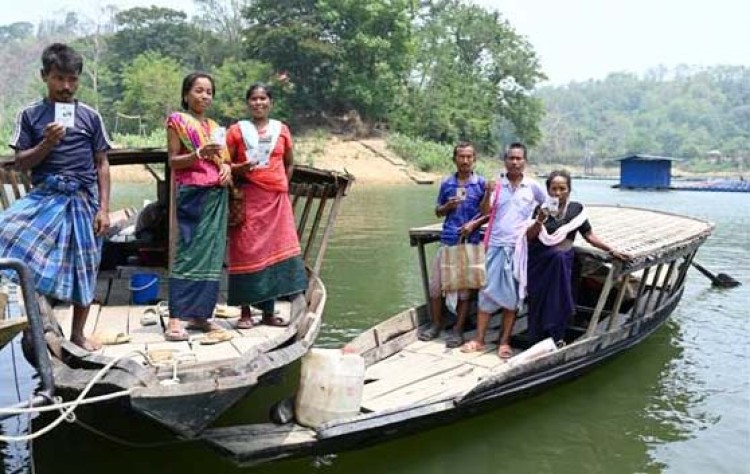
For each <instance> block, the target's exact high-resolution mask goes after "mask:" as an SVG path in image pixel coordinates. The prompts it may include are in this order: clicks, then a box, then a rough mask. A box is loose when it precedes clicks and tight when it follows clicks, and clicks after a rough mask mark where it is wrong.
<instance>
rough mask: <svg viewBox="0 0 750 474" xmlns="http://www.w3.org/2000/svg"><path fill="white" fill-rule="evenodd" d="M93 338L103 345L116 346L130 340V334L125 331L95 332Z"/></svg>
mask: <svg viewBox="0 0 750 474" xmlns="http://www.w3.org/2000/svg"><path fill="white" fill-rule="evenodd" d="M91 339H93V340H94V341H96V342H98V343H99V344H101V345H103V346H116V345H118V344H125V343H127V342H130V339H131V337H130V335H129V334H125V333H124V332H95V333H94V334H92V335H91Z"/></svg>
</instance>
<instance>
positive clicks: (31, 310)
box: [0, 258, 55, 420]
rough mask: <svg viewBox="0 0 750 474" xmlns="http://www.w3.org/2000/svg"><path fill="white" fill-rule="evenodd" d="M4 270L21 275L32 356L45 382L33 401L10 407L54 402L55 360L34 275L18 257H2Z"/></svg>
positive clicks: (41, 381)
mask: <svg viewBox="0 0 750 474" xmlns="http://www.w3.org/2000/svg"><path fill="white" fill-rule="evenodd" d="M0 269H3V270H11V271H14V272H15V273H16V275H17V277H18V281H19V283H20V287H21V294H22V297H23V303H24V309H25V311H26V318H27V321H28V324H29V330H28V335H29V338H30V340H31V351H32V356H33V358H34V362H35V367H36V369H37V372H38V373H39V381H40V384H41V387H40V390H39V391H38V392H37V393H36V395H35V396H33V397H32V398H31V399H30V400H27V401H24V402H20V403H18V404H16V405H14V406H12V407H10V408H11V409H22V408H31V407H35V406H40V405H46V404H49V403H52V402H53V400H52V397H53V395H54V392H55V384H54V379H53V375H52V361H51V360H50V357H49V352H48V351H47V344H46V342H45V339H44V331H45V328H44V321H43V320H42V317H41V315H40V313H39V307H38V304H37V300H36V289H35V286H34V278H33V277H32V275H31V271H30V270H29V268H28V267H27V266H26V264H25V263H23V262H22V261H21V260H18V259H15V258H0ZM11 416H15V415H9V414H0V420H2V419H4V418H8V417H11Z"/></svg>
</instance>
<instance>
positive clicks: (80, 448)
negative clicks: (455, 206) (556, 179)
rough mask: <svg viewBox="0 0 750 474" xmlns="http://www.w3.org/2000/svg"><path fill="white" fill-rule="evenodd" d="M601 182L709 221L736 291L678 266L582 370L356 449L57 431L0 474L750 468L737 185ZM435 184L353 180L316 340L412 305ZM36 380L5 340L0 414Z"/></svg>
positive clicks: (599, 192)
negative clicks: (662, 316) (679, 275)
mask: <svg viewBox="0 0 750 474" xmlns="http://www.w3.org/2000/svg"><path fill="white" fill-rule="evenodd" d="M611 184H612V183H611V182H604V181H577V182H574V192H573V199H575V200H579V201H583V202H584V203H587V202H588V203H619V204H623V205H631V206H638V207H649V208H657V209H661V210H667V211H671V212H677V213H684V214H689V215H693V216H697V217H702V218H707V219H709V220H712V221H713V222H715V223H716V224H717V229H716V231H715V233H714V235H713V236H712V237H711V239H709V241H708V242H707V243H706V244H705V245H704V246H703V247H702V249H701V251H700V252H699V254H698V257H697V260H698V261H700V262H701V263H702V264H704V265H705V266H706V267H708V268H710V269H712V270H713V271H714V272H724V273H728V274H730V275H732V276H733V277H734V278H736V279H738V280H740V281H741V282H743V286H741V287H739V288H736V289H731V290H716V289H712V288H711V287H710V284H709V282H708V281H707V280H706V279H705V278H704V277H703V276H701V275H700V274H699V273H697V272H695V271H691V272H690V274H689V278H688V282H687V288H686V291H685V295H684V297H683V299H682V302H681V303H680V305H679V307H678V308H677V310H676V311H675V312H674V314H673V315H672V318H671V320H670V321H669V322H668V323H667V324H666V325H665V326H664V327H663V328H662V329H660V330H659V331H657V332H656V333H655V334H653V335H652V336H651V337H650V338H649V339H647V340H646V341H645V342H643V343H642V344H640V345H639V346H637V347H636V348H634V349H633V350H631V351H630V352H628V353H625V354H622V355H620V356H618V357H617V358H615V359H614V360H612V361H611V362H608V363H606V364H604V365H603V366H601V367H599V368H598V369H596V370H594V371H593V372H590V373H589V374H587V375H585V376H583V377H581V378H579V379H576V380H574V381H572V382H569V383H565V384H563V385H559V386H557V387H554V388H551V389H549V390H547V391H546V392H544V393H542V394H539V395H537V396H534V397H531V398H527V399H524V400H521V401H518V402H515V403H512V404H510V405H507V406H504V407H501V408H498V409H496V410H494V411H490V412H486V413H485V414H483V415H480V416H477V417H474V418H469V419H466V420H465V421H462V422H460V423H456V424H452V425H447V426H443V427H439V428H436V429H432V430H429V431H425V432H423V433H420V434H417V435H414V436H410V437H406V438H401V439H395V440H389V441H387V442H384V443H382V444H379V445H377V446H374V447H370V448H366V449H363V450H360V451H356V452H348V453H340V454H338V455H336V456H329V457H326V458H322V459H321V458H319V459H310V458H307V459H301V460H293V461H282V462H277V463H272V464H267V465H262V466H258V467H254V468H246V469H239V468H236V467H234V466H233V465H232V464H230V463H229V462H228V461H226V460H223V459H222V458H220V457H218V456H217V455H216V454H214V452H213V451H211V450H209V449H206V448H203V447H201V446H199V445H197V444H182V445H172V446H165V447H159V448H152V449H136V448H129V447H124V446H121V445H118V444H115V443H113V442H110V441H106V440H104V439H102V438H101V437H99V436H96V435H93V434H91V433H89V432H87V431H84V430H82V429H81V428H79V427H76V426H74V425H66V426H62V427H60V428H59V429H57V430H55V431H54V432H53V433H51V434H50V435H48V436H46V437H44V438H42V439H40V440H38V441H35V442H34V444H33V447H30V446H29V445H28V444H12V445H2V444H0V471H4V472H6V473H24V472H32V462H31V459H33V468H34V469H35V472H37V473H68V472H70V473H73V472H86V473H88V472H91V473H99V472H102V473H123V474H125V473H128V474H131V473H152V472H153V473H172V472H191V473H192V472H200V473H207V474H224V473H227V474H229V473H237V472H248V473H250V472H252V473H290V474H291V473H307V472H314V473H320V474H324V473H326V474H327V473H350V472H351V473H355V472H357V473H410V474H420V473H435V474H441V473H446V474H447V473H451V474H456V473H462V474H470V473H501V472H512V473H563V474H564V473H576V474H580V473H640V472H649V473H650V472H672V473H692V472H695V473H750V366H749V365H748V364H749V360H748V355H749V354H748V348H750V336H749V332H748V329H750V311H748V305H750V261H749V259H748V253H749V252H750V219H749V218H748V217H747V215H748V209H750V194H741V193H701V192H675V191H672V192H628V191H619V190H615V189H611V188H610V185H611ZM436 192H437V188H436V186H426V187H417V186H399V187H361V188H358V187H357V186H356V183H355V186H354V188H353V191H352V193H351V195H350V196H349V197H348V198H347V199H346V201H345V203H344V206H343V208H342V215H341V218H340V219H339V222H338V225H337V228H336V232H335V234H334V238H333V241H332V244H331V246H330V248H329V252H328V255H327V258H326V263H325V266H324V269H323V275H322V276H323V279H324V281H325V284H326V286H327V288H328V293H329V294H328V304H327V306H326V310H325V322H324V326H323V328H322V330H321V334H320V337H319V339H318V342H317V344H318V345H319V346H324V347H339V346H341V345H342V344H343V343H344V342H345V341H347V340H348V339H350V338H352V337H354V336H355V335H357V334H358V333H359V332H361V331H362V330H364V329H366V328H368V327H369V326H371V325H373V324H375V323H376V322H378V321H380V320H382V319H384V318H385V317H387V316H390V315H392V314H394V313H396V312H398V311H399V310H402V309H405V308H408V307H410V306H413V305H415V304H419V303H420V302H421V301H420V300H421V298H422V293H421V286H420V282H419V273H418V269H417V256H416V252H415V250H414V249H412V248H410V247H409V245H408V238H407V230H408V228H409V227H413V226H418V225H424V224H428V223H431V222H434V216H433V215H432V208H433V202H434V198H435V194H436ZM118 193H119V199H120V201H121V202H125V201H128V200H130V201H133V202H134V203H135V202H137V201H138V200H140V199H142V198H143V196H142V195H141V192H140V191H139V190H136V189H130V188H128V187H127V186H123V187H121V189H120V190H119V191H118ZM14 359H15V361H16V363H15V367H16V368H17V373H18V376H17V377H14V373H13V369H14V363H13V361H14ZM294 379H295V371H294V370H292V371H290V372H289V374H288V375H286V376H285V379H284V380H283V381H281V382H280V384H278V385H276V386H272V387H269V388H267V389H263V390H261V391H259V392H257V393H256V395H255V396H254V397H252V398H251V399H250V400H248V401H247V403H245V404H243V406H242V407H241V408H240V409H239V410H238V411H237V413H236V414H233V415H232V417H225V418H224V419H222V420H220V422H221V423H223V424H229V423H233V422H237V420H238V419H245V417H247V418H252V417H254V416H256V417H257V416H260V414H262V413H263V412H265V410H266V406H267V403H268V402H269V401H273V400H276V399H278V398H279V397H281V396H282V395H283V394H284V393H285V391H286V390H288V389H289V388H290V387H292V386H293V385H294ZM16 380H17V381H18V383H16ZM34 386H35V381H34V380H33V379H32V373H31V371H30V370H29V368H28V366H27V365H26V364H25V362H23V358H22V356H21V355H20V347H19V346H18V344H17V343H14V344H11V345H10V346H8V347H6V349H5V350H3V351H2V352H0V407H2V406H6V405H9V404H11V403H15V402H16V401H17V400H18V397H19V395H20V397H26V396H28V393H29V390H31V389H32V387H34ZM38 425H39V423H34V427H35V428H37V429H38V428H39V427H40V426H38ZM96 425H97V426H99V427H102V428H104V429H105V430H106V431H108V432H111V433H116V434H117V435H119V436H122V437H125V438H128V439H133V440H140V441H148V440H152V439H160V438H161V436H160V435H161V433H160V432H158V431H157V430H149V431H148V432H147V433H146V432H143V431H141V429H140V426H141V425H140V424H135V423H134V420H132V419H129V418H126V417H121V416H119V415H116V414H112V415H111V416H110V415H109V414H105V415H101V414H100V415H98V418H97V420H96ZM27 426H28V424H27V421H26V420H7V421H5V422H2V423H1V424H0V432H3V433H4V434H19V433H20V432H23V431H25V430H26V429H27ZM137 427H138V428H137ZM152 431H153V432H152Z"/></svg>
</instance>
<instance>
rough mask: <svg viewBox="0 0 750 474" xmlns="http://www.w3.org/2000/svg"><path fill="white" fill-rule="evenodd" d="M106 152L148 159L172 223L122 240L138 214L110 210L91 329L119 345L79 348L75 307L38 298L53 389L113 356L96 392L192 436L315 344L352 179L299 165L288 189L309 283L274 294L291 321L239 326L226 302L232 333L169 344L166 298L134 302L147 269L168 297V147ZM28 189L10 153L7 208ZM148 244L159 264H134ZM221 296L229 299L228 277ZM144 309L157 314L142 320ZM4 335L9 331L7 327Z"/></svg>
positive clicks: (120, 158) (71, 383)
mask: <svg viewBox="0 0 750 474" xmlns="http://www.w3.org/2000/svg"><path fill="white" fill-rule="evenodd" d="M109 160H110V164H111V165H112V166H117V165H132V164H139V165H144V166H146V167H147V168H148V169H149V170H150V171H151V174H152V175H153V176H154V177H155V178H156V179H157V194H158V195H159V200H160V201H165V202H163V205H164V206H165V207H168V209H169V216H170V217H169V220H168V221H167V225H168V229H165V230H166V232H164V235H166V236H167V238H166V240H165V241H162V242H139V241H138V240H137V239H135V240H133V239H130V240H126V241H123V240H121V239H120V240H118V239H117V238H116V235H113V234H116V233H117V232H119V231H122V230H123V229H126V228H128V227H130V226H132V225H133V224H134V223H135V222H136V221H137V219H138V214H137V212H135V210H132V209H124V210H120V211H117V212H115V213H112V214H111V216H110V217H111V221H112V225H111V227H112V229H111V233H110V236H109V237H110V238H108V239H107V240H105V244H104V257H103V262H102V269H101V270H100V272H99V276H98V284H97V295H96V299H95V302H96V304H94V305H92V307H91V309H90V313H89V317H88V319H87V321H86V327H85V328H84V334H86V335H87V336H92V337H94V338H99V339H102V338H104V339H108V340H109V342H122V343H118V344H112V345H104V346H103V347H102V349H100V350H98V351H96V352H87V351H84V350H82V349H81V348H79V347H78V346H76V345H74V344H72V343H70V341H68V340H67V338H66V337H65V336H66V335H67V334H69V330H70V325H71V321H72V307H71V306H70V305H57V306H54V307H53V306H52V305H51V304H50V302H49V301H47V300H46V298H42V297H40V298H38V300H39V307H40V310H41V313H42V316H43V317H44V318H46V321H45V324H44V326H45V334H44V339H45V340H46V343H47V347H48V349H49V351H50V353H51V354H52V362H51V364H52V373H53V376H54V385H55V389H56V390H57V391H58V392H61V393H75V394H77V393H79V392H81V391H83V390H85V389H88V386H89V385H90V382H91V380H92V378H93V377H94V376H95V375H96V374H97V373H98V372H99V371H100V369H101V368H102V367H105V366H107V365H108V364H113V363H114V366H113V368H112V370H110V371H109V372H107V373H106V375H105V376H104V377H103V378H102V379H101V380H99V381H98V382H97V383H96V384H95V386H94V387H93V391H94V392H95V393H98V394H107V393H110V394H111V393H115V394H122V396H123V397H125V398H126V399H127V402H128V403H127V404H128V407H129V409H132V410H133V411H135V412H136V413H140V414H142V415H145V416H147V417H150V418H152V419H154V420H156V421H158V422H159V423H161V424H163V425H165V426H167V427H169V428H170V429H172V430H174V431H176V432H177V433H179V434H181V435H183V436H186V437H193V436H196V435H197V434H199V433H200V432H201V431H202V430H204V429H205V428H206V427H207V426H209V425H210V424H211V423H212V422H213V421H214V420H215V419H216V418H218V417H219V416H220V415H221V414H222V413H224V412H225V411H226V410H228V409H229V408H230V407H231V406H233V405H234V404H235V403H237V402H238V401H239V400H240V399H242V398H243V397H245V396H247V394H248V393H250V391H251V390H252V389H253V388H254V387H255V386H256V385H257V384H258V383H261V382H262V381H263V380H264V377H263V376H264V375H266V374H268V373H270V372H272V371H275V370H278V369H282V368H284V367H285V366H286V365H288V364H290V363H292V362H293V361H295V360H297V359H299V358H300V357H301V356H302V355H304V354H305V353H306V352H307V350H308V349H309V348H310V347H311V346H312V344H313V342H314V341H315V338H316V337H317V334H318V331H319V329H320V325H321V319H322V314H323V309H324V307H325V302H326V290H325V286H324V285H323V282H322V281H321V279H320V277H319V273H320V269H321V267H322V264H323V258H324V255H325V252H326V249H327V246H328V242H329V240H330V236H331V233H332V231H333V227H334V224H335V221H336V217H337V215H338V212H339V208H340V205H341V202H342V199H343V198H344V196H345V195H346V193H347V192H348V190H349V187H350V186H351V184H352V182H353V178H352V177H351V176H350V175H342V174H339V173H335V172H328V171H321V170H316V169H314V168H310V167H306V166H296V167H295V170H294V173H293V177H292V182H291V183H290V195H291V201H292V206H293V209H294V214H295V219H296V225H297V234H298V236H299V238H300V244H301V248H302V253H303V257H304V260H305V263H306V267H307V271H308V281H309V284H308V288H307V291H306V292H305V293H304V294H301V295H297V296H296V297H293V298H291V299H280V300H278V301H277V304H276V307H277V311H278V312H279V314H278V316H279V317H281V318H282V319H283V320H284V321H285V322H286V323H287V325H286V326H284V327H269V326H265V325H256V326H254V327H253V328H251V329H235V328H234V322H235V320H236V319H237V318H238V317H239V309H238V308H228V307H219V308H218V311H219V312H221V313H223V314H221V316H223V317H224V319H215V321H216V323H217V324H218V325H220V326H222V327H223V328H224V329H225V331H226V332H227V333H228V334H230V335H231V336H232V338H231V340H229V341H225V342H221V343H218V344H206V342H211V341H210V340H207V336H206V335H204V334H202V333H197V332H190V340H189V341H185V342H167V341H165V339H164V335H163V330H162V327H163V325H164V320H165V319H166V317H167V316H168V314H166V312H165V311H162V306H161V305H156V306H154V305H134V304H132V302H131V293H130V288H129V282H130V277H131V276H132V275H133V274H135V273H139V272H149V273H155V274H157V275H159V276H160V277H161V279H160V281H161V283H160V288H159V292H158V298H157V299H159V300H164V299H166V296H167V294H168V288H167V278H166V276H167V275H168V271H167V268H165V267H164V266H158V265H159V262H164V263H166V262H169V261H171V258H170V257H172V256H173V252H174V249H175V243H176V240H177V232H176V230H177V226H176V217H175V186H174V178H173V177H172V178H171V179H164V178H162V177H161V176H160V173H159V171H160V170H159V168H160V167H161V169H163V170H164V176H167V177H170V176H171V173H170V170H169V167H168V162H167V154H166V151H164V150H116V151H113V152H111V153H110V154H109ZM153 165H158V166H156V167H153ZM30 187H31V184H30V181H29V178H28V175H26V174H25V173H20V172H18V171H16V170H14V169H13V163H12V160H6V162H5V163H4V164H3V166H1V167H0V204H1V205H2V208H3V209H4V208H6V207H7V206H9V205H11V204H12V203H13V202H14V201H15V200H17V199H20V198H21V197H23V196H24V195H25V194H26V193H28V192H29V190H30ZM144 250H147V251H148V255H149V256H151V257H153V256H154V255H156V258H154V259H153V262H156V264H157V266H156V267H154V266H149V267H143V266H140V265H137V264H136V265H132V264H129V263H127V262H128V261H129V260H130V259H132V258H134V257H137V256H138V255H142V254H143V252H144ZM153 262H151V263H153ZM220 301H226V275H224V278H223V280H222V284H221V295H220ZM146 315H150V318H151V321H148V319H149V318H144V316H146ZM154 319H155V320H154ZM146 322H150V323H152V324H145V323H146ZM158 323H161V324H158ZM9 327H10V326H9ZM13 327H17V326H13ZM5 334H6V332H5V331H3V335H5ZM7 334H8V335H9V336H10V332H9V330H8V332H7ZM113 338H114V340H112V339H113Z"/></svg>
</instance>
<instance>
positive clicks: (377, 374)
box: [365, 351, 440, 380]
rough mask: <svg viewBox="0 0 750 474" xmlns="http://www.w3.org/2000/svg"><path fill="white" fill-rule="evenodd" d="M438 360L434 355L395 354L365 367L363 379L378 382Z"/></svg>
mask: <svg viewBox="0 0 750 474" xmlns="http://www.w3.org/2000/svg"><path fill="white" fill-rule="evenodd" d="M438 360H440V358H439V357H437V356H436V355H434V354H420V353H410V352H404V351H401V352H397V353H395V354H393V355H392V356H391V357H388V358H387V359H383V360H381V361H379V362H376V363H375V364H373V365H371V366H369V367H367V370H366V372H365V379H370V380H372V379H375V380H379V379H382V378H388V377H390V376H392V375H393V374H395V373H400V372H410V371H414V370H418V369H419V368H421V367H423V366H427V365H430V364H434V363H435V362H437V361H438Z"/></svg>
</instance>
